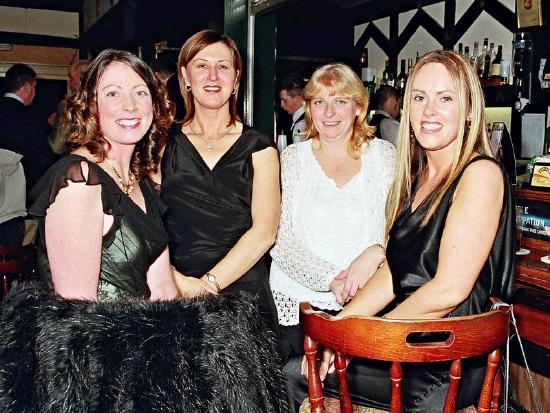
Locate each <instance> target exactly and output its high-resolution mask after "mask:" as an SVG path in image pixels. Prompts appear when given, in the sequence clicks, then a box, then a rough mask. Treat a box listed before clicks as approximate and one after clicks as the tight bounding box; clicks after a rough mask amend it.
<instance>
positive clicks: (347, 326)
mask: <svg viewBox="0 0 550 413" xmlns="http://www.w3.org/2000/svg"><path fill="white" fill-rule="evenodd" d="M508 317H509V307H500V308H498V309H497V310H491V311H489V312H486V313H482V314H477V315H473V316H466V317H453V318H444V319H437V320H390V319H385V318H379V317H348V318H344V319H340V320H334V319H332V317H331V316H329V315H328V314H326V313H324V312H320V311H313V310H312V308H311V306H310V305H309V303H301V304H300V324H301V326H302V328H303V329H304V332H305V334H306V336H305V340H304V350H305V354H306V358H307V362H308V377H309V379H308V386H309V400H308V399H306V400H305V401H304V403H303V404H302V408H301V409H300V412H306V411H307V412H312V413H329V412H342V413H352V412H354V413H356V412H380V411H381V410H377V409H371V408H361V407H357V406H352V403H351V399H350V396H349V392H348V385H347V379H346V368H347V366H346V360H345V356H344V355H345V354H347V355H352V356H355V357H363V358H369V359H375V360H384V361H389V362H391V368H390V378H391V387H392V388H391V405H390V406H391V410H390V412H391V413H397V412H402V411H403V403H402V400H401V382H402V376H403V374H402V370H401V364H400V363H401V362H435V361H445V360H453V361H452V363H451V367H450V383H449V389H448V392H447V397H446V401H445V407H444V409H443V412H444V413H450V412H455V411H456V403H457V394H458V388H459V384H460V379H461V372H462V362H461V359H463V358H469V357H474V356H478V355H482V354H488V361H487V369H486V372H485V378H484V382H483V386H482V390H481V395H480V397H479V402H478V405H477V406H476V407H475V408H474V407H470V408H468V409H464V410H463V411H464V412H466V411H471V412H475V411H477V412H479V413H493V412H495V413H496V412H497V409H498V399H499V397H500V392H501V383H502V379H501V374H500V372H499V371H498V370H499V369H498V367H499V363H500V359H501V352H500V346H501V345H502V344H503V343H504V342H505V341H506V338H507V336H508ZM419 332H449V333H450V334H449V335H448V338H447V339H446V340H445V341H441V342H435V343H410V342H408V339H407V338H408V336H409V335H410V334H411V333H419ZM409 341H410V340H409ZM317 343H320V344H322V345H323V346H326V347H329V348H331V349H333V350H335V358H334V365H335V368H336V374H337V377H338V382H339V390H340V403H339V406H338V403H337V402H336V400H335V399H332V400H328V401H327V400H325V399H324V397H323V387H322V385H321V380H320V378H319V369H318V364H317V363H318V362H317ZM489 353H490V354H489ZM327 399H330V398H327ZM308 404H309V405H310V407H309V409H308ZM476 409H477V410H476Z"/></svg>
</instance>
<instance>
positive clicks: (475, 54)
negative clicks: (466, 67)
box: [470, 42, 479, 73]
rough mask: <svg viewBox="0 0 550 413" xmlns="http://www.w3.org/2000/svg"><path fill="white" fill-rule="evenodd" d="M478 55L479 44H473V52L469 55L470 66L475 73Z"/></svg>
mask: <svg viewBox="0 0 550 413" xmlns="http://www.w3.org/2000/svg"><path fill="white" fill-rule="evenodd" d="M478 55H479V43H478V42H474V50H472V54H471V55H470V66H472V67H473V68H474V70H475V71H476V73H477V58H478Z"/></svg>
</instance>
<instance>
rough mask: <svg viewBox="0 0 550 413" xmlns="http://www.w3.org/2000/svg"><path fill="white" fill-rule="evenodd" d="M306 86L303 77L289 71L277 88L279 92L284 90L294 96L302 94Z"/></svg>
mask: <svg viewBox="0 0 550 413" xmlns="http://www.w3.org/2000/svg"><path fill="white" fill-rule="evenodd" d="M305 87H306V82H305V80H304V77H303V76H301V75H299V74H297V73H290V74H289V75H287V76H286V77H285V78H284V79H283V80H281V82H280V83H279V87H278V88H277V90H278V91H279V92H281V91H283V90H286V92H287V93H288V94H289V95H290V96H292V97H294V96H297V95H300V96H302V92H303V91H304V88H305Z"/></svg>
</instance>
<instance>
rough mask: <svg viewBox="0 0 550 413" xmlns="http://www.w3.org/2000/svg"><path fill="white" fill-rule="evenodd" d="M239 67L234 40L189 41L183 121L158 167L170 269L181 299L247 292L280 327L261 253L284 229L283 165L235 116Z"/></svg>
mask: <svg viewBox="0 0 550 413" xmlns="http://www.w3.org/2000/svg"><path fill="white" fill-rule="evenodd" d="M241 71H242V62H241V58H240V55H239V52H238V50H237V47H236V45H235V43H234V42H233V40H231V39H230V38H229V37H227V36H225V35H220V34H219V33H217V32H215V31H212V30H204V31H201V32H199V33H196V34H195V35H193V36H192V37H190V38H189V39H188V40H187V42H186V43H185V44H184V45H183V47H182V49H181V51H180V56H179V59H178V75H179V79H180V85H181V90H182V94H183V96H184V100H185V103H186V109H187V112H186V115H185V117H184V119H183V124H176V125H175V126H174V127H173V128H172V131H171V133H170V136H169V140H168V143H167V145H166V147H165V150H164V155H163V158H162V162H161V173H162V186H161V197H162V199H163V201H164V202H165V203H166V204H167V205H168V210H167V212H166V214H165V215H164V223H165V227H166V230H167V232H168V236H169V245H170V261H171V264H172V265H173V266H174V269H175V271H174V277H175V281H176V284H177V286H178V289H179V291H180V293H181V294H182V295H184V296H188V297H192V296H196V295H199V294H203V293H214V294H217V293H220V292H222V293H226V292H241V291H245V292H246V293H248V295H249V296H250V297H254V298H255V302H256V303H257V304H258V306H259V310H260V312H261V313H262V315H263V317H264V318H265V319H266V320H267V321H268V322H269V323H271V324H272V325H275V324H276V314H275V307H274V303H273V298H272V295H271V292H270V289H269V280H268V272H267V268H266V265H265V263H264V254H265V253H266V251H267V250H268V249H269V247H271V245H272V244H273V242H274V241H275V235H276V232H277V225H278V221H279V203H280V195H279V164H278V155H277V151H276V149H275V148H274V147H273V142H272V140H271V139H270V138H269V137H268V136H266V135H263V134H261V133H259V132H257V131H255V130H254V129H251V128H249V127H247V126H246V125H243V124H242V123H241V122H240V120H239V118H238V116H237V113H236V101H237V91H238V86H239V78H240V74H241Z"/></svg>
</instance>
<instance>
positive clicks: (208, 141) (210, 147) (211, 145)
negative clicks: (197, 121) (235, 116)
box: [188, 123, 233, 152]
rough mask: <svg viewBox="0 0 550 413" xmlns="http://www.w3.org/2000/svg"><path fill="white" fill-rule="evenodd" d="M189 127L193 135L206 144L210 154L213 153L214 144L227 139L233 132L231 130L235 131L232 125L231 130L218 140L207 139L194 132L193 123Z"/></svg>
mask: <svg viewBox="0 0 550 413" xmlns="http://www.w3.org/2000/svg"><path fill="white" fill-rule="evenodd" d="M188 126H189V129H190V130H191V133H192V134H193V135H196V136H198V137H199V138H200V139H202V140H203V141H204V142H205V143H206V150H207V151H208V152H212V150H213V149H214V143H216V142H217V141H219V140H222V139H223V138H225V137H226V136H227V135H229V132H231V129H233V125H231V126H230V127H229V129H227V131H226V132H225V133H224V134H223V135H222V136H220V137H219V138H216V139H212V138H205V137H203V136H202V135H200V134H198V133H197V132H195V131H194V130H193V127H192V126H191V123H189V124H188Z"/></svg>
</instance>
